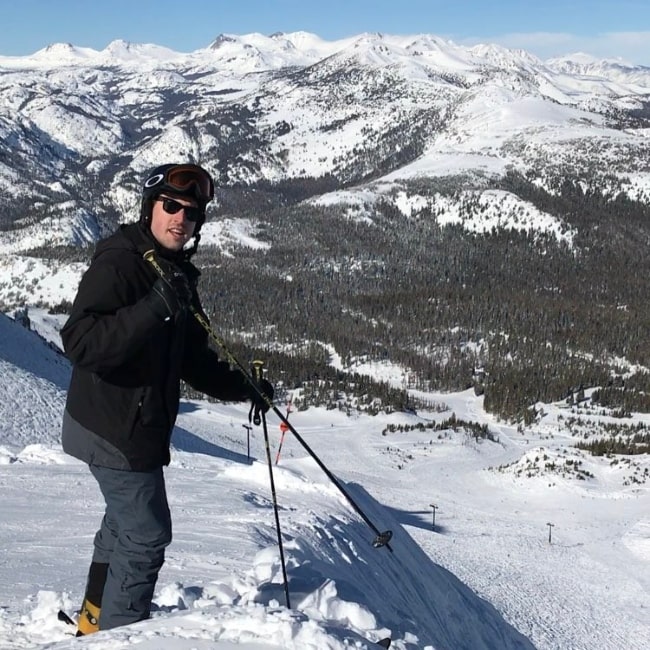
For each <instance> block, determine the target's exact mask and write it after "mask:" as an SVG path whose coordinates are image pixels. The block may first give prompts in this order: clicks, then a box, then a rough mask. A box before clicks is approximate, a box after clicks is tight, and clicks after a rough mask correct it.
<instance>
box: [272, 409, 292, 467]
mask: <svg viewBox="0 0 650 650" xmlns="http://www.w3.org/2000/svg"><path fill="white" fill-rule="evenodd" d="M289 413H291V397H289V401H288V402H287V420H288V419H289ZM280 431H282V435H281V436H280V444H279V445H278V453H277V454H276V456H275V464H276V465H277V464H278V462H279V460H280V452H281V451H282V444H283V443H284V435H285V434H286V432H287V431H289V427H287V425H286V424H285V423H284V422H280Z"/></svg>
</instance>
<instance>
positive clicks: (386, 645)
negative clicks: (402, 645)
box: [375, 636, 390, 648]
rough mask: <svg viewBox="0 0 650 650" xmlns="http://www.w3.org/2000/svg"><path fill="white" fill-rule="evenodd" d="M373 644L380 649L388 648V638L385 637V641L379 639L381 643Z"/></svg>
mask: <svg viewBox="0 0 650 650" xmlns="http://www.w3.org/2000/svg"><path fill="white" fill-rule="evenodd" d="M375 643H376V644H377V645H378V646H381V647H382V648H390V637H389V636H387V637H386V638H385V639H381V641H375Z"/></svg>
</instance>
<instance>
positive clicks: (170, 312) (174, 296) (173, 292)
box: [144, 271, 192, 320]
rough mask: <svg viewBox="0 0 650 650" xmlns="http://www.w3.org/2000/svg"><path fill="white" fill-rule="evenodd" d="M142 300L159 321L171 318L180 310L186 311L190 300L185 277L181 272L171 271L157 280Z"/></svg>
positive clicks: (190, 292)
mask: <svg viewBox="0 0 650 650" xmlns="http://www.w3.org/2000/svg"><path fill="white" fill-rule="evenodd" d="M144 300H145V301H146V302H147V304H148V305H149V307H150V308H151V310H152V311H153V312H154V313H155V314H156V316H158V317H159V318H160V319H161V320H168V319H169V318H173V317H174V316H175V315H176V314H177V312H179V311H180V310H181V309H187V307H188V306H189V304H190V302H191V300H192V290H191V289H190V284H189V282H188V280H187V276H186V275H185V273H183V272H181V271H172V272H171V273H168V274H167V275H165V277H164V278H162V277H161V278H158V279H157V280H156V281H155V282H154V285H153V287H151V291H150V292H149V294H148V295H147V296H146V297H145V298H144Z"/></svg>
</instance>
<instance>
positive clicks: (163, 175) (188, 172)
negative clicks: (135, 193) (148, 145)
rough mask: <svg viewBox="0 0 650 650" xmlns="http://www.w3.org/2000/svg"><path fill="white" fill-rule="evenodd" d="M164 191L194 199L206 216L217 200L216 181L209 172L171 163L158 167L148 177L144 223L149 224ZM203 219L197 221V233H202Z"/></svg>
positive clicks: (143, 190) (184, 164)
mask: <svg viewBox="0 0 650 650" xmlns="http://www.w3.org/2000/svg"><path fill="white" fill-rule="evenodd" d="M163 192H169V193H170V194H173V195H175V196H185V197H188V198H191V199H194V200H195V201H196V203H197V205H198V207H199V208H201V210H202V211H203V212H204V213H205V206H206V205H207V204H208V203H209V202H210V201H212V199H213V198H214V181H213V180H212V177H211V176H210V174H208V172H207V171H206V170H205V169H203V167H200V166H199V165H193V164H191V163H178V164H176V163H170V164H167V165H160V166H158V167H154V169H152V170H151V171H150V172H149V173H148V174H147V176H146V180H145V182H144V185H143V187H142V209H141V212H140V221H141V222H142V223H144V224H147V225H148V224H149V222H150V220H151V208H152V205H153V201H154V199H155V198H156V197H157V196H158V195H159V194H162V193H163ZM204 221H205V215H204V217H203V219H201V220H200V221H197V222H196V228H195V230H194V233H195V234H196V233H198V231H199V230H200V228H201V226H202V225H203V222H204Z"/></svg>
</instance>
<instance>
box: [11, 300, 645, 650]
mask: <svg viewBox="0 0 650 650" xmlns="http://www.w3.org/2000/svg"><path fill="white" fill-rule="evenodd" d="M33 318H34V321H35V322H34V326H35V327H37V328H39V329H40V330H41V331H42V332H45V335H46V336H47V337H48V338H56V328H53V327H52V324H53V323H52V321H49V322H44V320H43V313H42V312H40V313H36V314H34V315H33ZM0 328H1V329H0V360H2V363H3V373H2V376H1V379H0V381H1V382H2V383H1V385H0V386H1V388H2V391H3V394H5V395H6V396H7V398H8V399H5V400H3V401H2V403H1V405H0V416H1V420H2V422H3V423H5V424H3V427H2V428H1V429H0V486H1V487H0V490H1V492H2V495H3V497H2V517H3V526H2V527H1V528H0V648H3V650H5V649H6V650H10V649H13V648H48V649H51V648H57V649H63V648H78V647H88V648H96V649H100V648H101V649H104V650H117V649H118V648H130V647H134V648H136V647H137V648H149V649H151V650H153V649H156V650H159V649H160V650H178V649H181V648H182V649H188V650H189V649H190V648H197V649H200V650H203V649H207V648H224V649H225V648H235V647H236V648H243V649H246V650H248V649H250V650H253V649H255V650H258V649H261V648H265V649H266V648H269V649H270V648H288V649H291V648H295V649H298V648H300V649H305V648H313V649H316V648H318V649H322V648H329V649H332V650H338V649H340V648H349V647H357V648H372V647H375V646H373V645H372V644H370V643H369V641H372V640H378V639H380V638H382V637H384V636H388V635H390V636H391V637H392V638H393V647H396V648H401V649H406V648H408V649H413V648H429V649H431V648H436V649H443V648H454V649H457V648H466V649H468V650H469V649H470V648H471V649H472V650H481V649H486V650H487V649H494V648H499V649H501V648H506V649H507V648H522V649H523V648H533V647H535V648H538V649H551V648H553V649H558V650H559V649H565V648H576V649H584V650H594V649H595V650H611V649H621V650H623V649H624V648H625V649H626V650H641V648H645V647H647V646H648V643H650V625H649V624H648V619H647V615H646V612H647V607H648V605H649V604H650V603H649V595H650V572H649V571H648V568H649V563H650V519H649V518H648V512H649V508H648V506H649V505H650V493H649V490H648V486H649V485H650V483H648V482H638V483H630V482H629V480H628V479H629V475H631V474H633V473H634V472H637V471H638V472H640V475H641V476H642V475H643V472H644V471H645V472H646V474H647V472H648V468H649V466H650V462H649V461H648V458H647V457H641V458H632V461H631V462H630V464H629V465H627V466H625V467H619V466H613V465H611V464H610V462H609V461H608V460H607V459H597V458H592V457H589V456H587V455H586V454H584V453H583V452H578V450H575V449H571V447H570V444H571V442H572V439H571V435H570V433H569V431H568V430H567V429H566V428H564V429H563V428H562V427H563V425H562V422H563V421H564V420H563V418H562V416H566V415H567V412H568V410H569V409H570V407H568V406H566V405H563V404H557V405H546V407H545V411H546V414H545V415H544V417H543V418H542V422H541V423H540V424H537V425H535V426H534V427H533V428H531V429H530V430H525V431H521V432H518V431H516V430H515V429H514V428H513V427H510V426H507V425H505V424H503V423H499V422H495V421H494V420H493V419H492V418H491V417H490V416H488V415H486V414H485V413H484V412H483V410H482V406H481V399H480V398H477V397H475V396H474V394H473V393H469V392H467V393H462V394H457V395H453V394H450V395H433V396H431V397H432V399H434V400H436V402H437V403H438V404H439V408H438V409H436V412H435V413H434V412H432V413H420V414H419V415H418V416H415V415H407V414H393V415H391V416H385V415H384V416H382V415H380V416H376V417H368V416H356V417H346V416H345V415H343V414H342V413H339V412H337V411H324V410H320V409H310V410H308V411H304V412H297V413H292V414H291V416H290V417H291V421H292V422H293V424H294V426H295V427H296V429H297V430H298V431H299V432H301V435H302V436H303V437H304V438H305V440H306V441H308V444H309V445H310V446H311V448H312V449H313V450H314V451H315V452H316V454H318V456H319V458H321V459H322V461H323V462H324V463H325V464H326V465H327V466H328V467H329V468H330V469H331V470H332V471H333V472H334V473H335V474H336V475H337V476H338V477H339V478H340V480H341V481H342V485H343V486H344V488H345V489H346V491H347V492H348V493H349V494H350V495H351V496H352V498H353V499H354V500H355V502H356V503H358V504H359V506H360V507H361V508H362V510H363V511H364V513H366V515H367V516H368V517H369V519H370V520H371V521H372V522H375V523H376V526H377V527H378V528H379V529H380V530H383V529H392V530H393V531H394V538H393V540H392V543H391V547H392V549H393V552H392V553H391V552H390V551H389V550H387V549H385V548H384V549H374V548H372V546H371V541H372V539H373V537H374V534H373V533H372V531H370V529H369V528H368V527H367V526H366V524H365V523H364V522H363V521H362V520H361V519H360V518H359V516H358V515H357V514H356V513H355V512H354V510H353V509H352V508H351V507H350V505H349V504H348V502H347V501H346V500H345V498H344V497H343V495H342V494H341V493H340V492H339V491H338V490H337V489H336V488H335V486H334V485H333V484H332V483H331V482H330V481H328V479H327V477H326V476H325V475H324V474H323V472H322V471H321V470H320V469H319V468H318V467H317V465H316V464H315V463H314V461H313V460H312V459H311V458H310V457H309V455H308V454H306V453H305V450H304V449H303V447H302V446H301V445H300V444H299V443H298V442H297V441H296V440H295V439H293V438H292V437H287V438H286V440H285V443H284V446H283V448H282V457H281V459H280V462H279V464H278V465H277V466H274V468H273V469H274V479H275V484H276V491H277V499H278V504H279V508H280V510H279V517H280V522H281V530H282V536H283V540H284V550H285V556H286V559H287V569H288V575H289V592H290V598H291V605H292V608H291V610H287V609H286V607H285V601H284V590H283V585H282V572H281V567H280V562H279V554H278V549H277V537H276V531H275V527H274V518H273V508H272V501H271V493H270V489H269V474H268V466H267V464H266V457H265V450H264V443H263V436H262V432H261V430H260V429H258V428H255V429H253V431H252V433H251V438H250V459H249V454H248V446H247V437H246V430H245V428H244V425H245V424H247V409H246V408H245V407H243V406H238V405H223V404H221V405H215V404H208V403H205V402H183V404H182V409H181V414H180V416H179V420H178V423H177V427H176V431H175V434H174V438H173V445H174V450H173V459H172V463H171V465H170V467H169V468H168V469H167V471H166V475H167V480H168V489H169V497H170V504H171V508H172V513H173V518H174V530H175V533H174V542H173V543H172V545H171V547H170V548H169V552H168V556H167V562H166V564H165V566H164V568H163V570H162V572H161V576H160V580H159V583H158V587H157V590H156V595H155V603H156V606H157V607H156V611H155V612H154V614H153V617H152V618H151V619H150V620H149V621H146V622H143V623H140V624H137V625H134V626H130V627H129V628H123V629H120V630H114V631H110V632H105V633H100V634H98V635H95V636H93V637H89V638H87V639H82V640H77V639H70V638H69V637H68V636H67V634H68V633H69V629H68V628H67V627H66V626H65V625H63V624H62V623H59V622H58V621H56V611H57V610H58V609H59V608H60V607H64V608H65V609H67V610H68V611H70V612H73V611H74V609H75V607H77V606H78V603H79V600H80V598H81V595H82V590H83V584H84V580H85V571H86V569H87V563H88V562H89V559H90V552H91V545H92V537H93V534H94V531H95V528H96V526H97V525H98V523H99V520H100V518H101V512H102V507H101V498H100V494H99V491H98V489H97V487H96V485H95V484H94V482H93V480H92V478H91V477H90V475H89V473H88V471H87V469H86V468H85V467H84V466H83V465H82V464H81V463H78V462H77V461H75V460H74V459H71V458H69V457H67V456H65V455H64V454H63V453H62V452H61V450H60V446H59V445H58V442H57V436H58V428H59V421H60V412H61V409H62V406H63V402H64V393H65V384H66V380H67V373H68V372H69V369H68V368H67V366H66V364H65V362H62V361H61V357H60V356H59V355H58V354H57V353H56V352H54V351H53V350H52V349H51V348H49V347H47V346H46V345H45V344H44V343H43V341H42V339H40V338H39V337H37V336H36V335H35V334H33V333H31V332H28V331H26V330H24V329H23V328H21V327H20V326H19V325H18V324H16V323H14V322H13V321H10V320H9V319H7V318H5V317H0ZM394 371H395V369H391V368H389V367H384V368H383V369H382V368H375V369H373V372H377V373H380V372H381V373H393V372H394ZM269 372H270V373H271V376H272V374H273V369H269ZM386 376H388V375H386ZM451 413H454V414H456V416H457V418H459V419H465V420H471V421H480V422H485V423H487V424H488V425H489V427H490V430H491V431H492V432H493V433H494V434H495V436H498V439H499V442H498V443H491V442H488V441H481V442H476V441H475V440H474V439H473V438H472V437H471V436H469V435H467V434H466V433H464V432H462V431H458V432H455V431H453V430H451V429H443V430H442V431H436V432H433V431H432V430H429V429H426V428H423V430H421V431H417V430H409V431H401V432H400V431H388V430H386V427H388V425H391V424H392V425H397V424H402V425H408V424H411V425H412V424H417V423H419V424H420V425H422V426H423V427H426V425H427V424H431V422H432V421H433V420H436V421H438V422H439V421H441V420H443V419H447V418H449V417H450V415H451ZM638 418H639V419H643V416H638ZM646 419H647V416H646ZM6 423H9V424H6ZM269 430H270V437H271V446H272V457H273V458H274V457H275V453H276V450H277V446H278V441H279V431H278V422H277V418H275V416H270V417H269ZM549 458H550V459H553V460H555V461H556V463H555V466H554V467H556V468H559V467H562V468H563V469H562V471H559V470H557V469H549V468H550V463H549ZM567 459H570V460H572V463H570V464H567V463H566V460H567ZM575 459H580V460H581V461H582V465H581V467H582V468H584V470H587V471H589V473H590V474H591V475H592V477H591V478H589V479H588V480H586V481H584V480H579V477H578V474H577V470H573V469H572V468H575V467H578V465H577V464H575V463H574V462H573V461H574V460H575ZM623 465H625V463H623ZM567 468H571V470H570V471H569V469H567ZM431 504H434V505H436V508H437V509H436V519H435V524H436V525H435V530H432V524H433V520H432V516H433V510H432V507H431ZM548 523H553V529H552V533H553V539H552V542H551V543H549V541H548V538H547V536H548V534H549V527H548V526H547V524H548Z"/></svg>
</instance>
